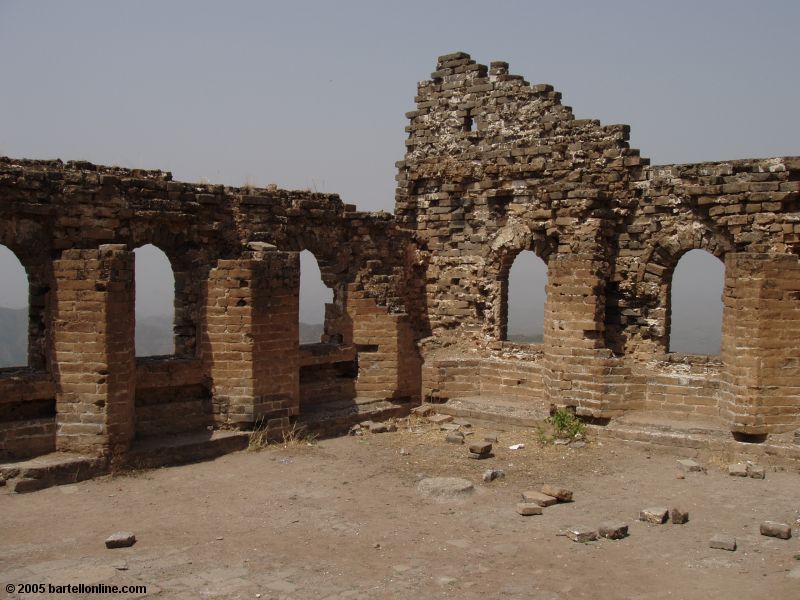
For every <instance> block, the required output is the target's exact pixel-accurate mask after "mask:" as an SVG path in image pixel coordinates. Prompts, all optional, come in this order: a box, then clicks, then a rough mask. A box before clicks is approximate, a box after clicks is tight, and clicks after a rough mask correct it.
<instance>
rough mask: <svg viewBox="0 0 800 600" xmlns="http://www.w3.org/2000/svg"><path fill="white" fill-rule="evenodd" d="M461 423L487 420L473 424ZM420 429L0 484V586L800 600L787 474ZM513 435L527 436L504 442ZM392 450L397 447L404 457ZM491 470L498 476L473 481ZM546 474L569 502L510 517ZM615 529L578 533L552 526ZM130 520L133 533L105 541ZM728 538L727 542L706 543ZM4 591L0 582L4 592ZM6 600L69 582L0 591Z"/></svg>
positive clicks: (794, 496)
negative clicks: (448, 488) (781, 534)
mask: <svg viewBox="0 0 800 600" xmlns="http://www.w3.org/2000/svg"><path fill="white" fill-rule="evenodd" d="M474 429H475V434H474V436H470V437H468V439H470V438H472V437H474V438H478V439H482V438H483V434H484V433H485V432H486V431H488V430H487V429H485V428H474ZM444 437H445V433H444V432H441V431H438V430H437V429H435V428H434V427H433V426H432V425H421V424H419V423H417V424H416V425H415V426H413V427H411V428H409V427H407V426H401V428H400V430H399V431H397V432H394V433H383V434H367V435H365V436H363V437H343V438H336V439H330V440H323V441H321V442H318V443H316V444H315V445H313V446H308V445H306V444H305V443H304V442H301V443H294V444H289V445H288V446H283V445H277V446H270V447H268V448H266V449H264V450H261V451H258V452H251V451H245V452H239V453H237V454H232V455H228V456H224V457H222V458H219V459H217V460H215V461H211V462H205V463H200V464H194V465H188V466H183V467H171V468H165V469H158V470H153V471H144V472H134V473H132V474H129V475H126V476H116V477H107V478H103V479H98V480H94V481H86V482H81V483H78V484H75V485H69V486H61V487H56V488H50V489H47V490H43V491H40V492H36V493H33V494H25V495H13V494H5V493H4V494H0V589H3V588H5V587H6V585H9V584H13V585H18V584H23V583H33V584H38V583H44V584H53V585H65V584H79V583H83V584H99V583H105V584H107V585H114V584H116V585H146V586H147V593H146V595H141V594H140V595H138V596H137V595H130V594H127V595H124V594H120V595H115V596H109V595H92V596H91V597H92V598H106V597H108V598H110V597H115V598H120V597H126V598H131V597H142V598H151V597H152V598H178V599H182V598H186V599H189V598H192V599H196V598H265V599H266V598H449V597H453V598H456V597H457V598H483V597H485V598H532V599H536V600H554V599H561V598H570V599H578V598H600V599H605V598H611V599H615V598H625V599H628V598H648V599H650V598H652V599H658V598H681V599H684V598H685V599H692V598H698V599H700V598H702V599H704V600H708V599H711V598H728V599H733V598H736V599H750V598H769V599H770V600H779V599H784V598H785V599H791V598H800V539H798V537H797V529H795V537H793V538H792V539H790V540H785V541H784V540H779V539H774V538H767V537H763V536H761V535H759V523H760V522H761V521H763V520H768V519H772V520H779V521H782V522H787V523H790V524H793V525H796V523H795V521H796V519H798V517H800V512H799V511H800V474H798V471H797V469H795V468H792V469H772V468H771V469H768V472H767V477H766V479H765V480H755V479H747V478H736V477H730V476H728V475H727V473H726V472H725V471H724V466H723V465H722V464H721V463H720V462H719V461H717V462H715V461H714V460H712V459H710V458H709V457H705V464H706V465H707V467H708V472H707V473H705V474H704V473H689V474H686V475H685V478H680V477H679V476H678V473H679V471H678V469H677V464H676V457H675V456H671V455H666V454H659V453H656V452H655V451H653V452H648V451H644V450H640V449H635V448H630V447H627V446H622V445H616V444H611V443H607V442H603V443H599V442H592V443H590V444H589V445H588V446H587V447H585V448H582V449H573V448H571V447H568V446H554V445H547V446H544V447H542V446H540V444H539V443H538V441H539V440H538V439H537V435H536V433H535V432H533V431H530V430H510V431H504V432H500V435H499V443H497V444H495V456H494V457H493V458H490V459H486V460H473V459H469V458H468V457H467V448H466V446H457V445H453V444H448V443H445V441H444ZM517 442H523V443H525V444H526V447H525V448H524V449H522V450H515V451H512V450H509V449H508V446H509V445H510V444H512V443H517ZM401 449H403V450H404V452H403V453H401ZM489 467H496V468H500V469H503V470H504V471H505V473H506V476H505V478H504V479H500V480H496V481H493V482H491V483H484V482H483V481H482V480H481V474H482V472H483V471H484V470H486V469H487V468H489ZM422 476H459V477H465V478H467V479H469V480H471V481H472V482H474V484H475V488H476V491H475V493H474V494H473V495H472V496H470V497H469V498H468V499H466V500H463V501H459V502H453V501H451V502H440V501H439V502H437V501H433V500H430V499H427V498H424V497H422V496H421V495H420V494H419V493H418V492H417V491H416V484H417V482H418V480H419V479H420V478H421V477H422ZM545 482H551V483H558V484H562V485H564V486H567V487H570V488H571V489H573V490H574V497H575V501H574V502H572V503H568V504H559V505H556V506H552V507H549V508H546V509H544V514H543V515H541V516H530V517H522V516H519V515H517V514H516V512H515V510H514V508H515V505H516V503H517V502H518V501H519V499H520V493H521V492H522V491H524V490H528V489H539V487H540V486H541V484H542V483H545ZM674 504H680V505H682V506H684V507H686V508H688V510H689V512H690V521H689V523H687V524H685V525H673V524H666V525H647V524H645V523H643V522H639V521H637V516H638V513H639V510H640V509H642V508H645V507H649V506H659V505H664V506H667V507H669V506H672V505H674ZM606 519H616V520H623V521H626V522H627V523H629V524H630V535H629V537H627V538H625V539H623V540H619V541H611V540H599V541H596V542H590V543H586V544H580V543H575V542H572V541H571V540H569V539H568V538H566V537H563V536H559V535H558V533H559V532H560V531H561V530H562V529H564V528H567V527H570V526H575V525H589V526H592V527H596V526H597V525H598V524H599V523H600V522H601V521H603V520H606ZM119 530H127V531H132V532H134V533H135V534H136V536H137V539H138V541H137V543H136V544H135V545H134V546H133V547H131V548H125V549H117V550H107V549H106V548H105V546H104V543H103V542H104V540H105V538H106V537H107V536H108V535H110V534H111V533H113V532H115V531H119ZM717 533H724V534H730V535H733V536H735V537H736V539H737V542H738V546H739V547H738V550H737V551H736V552H727V551H724V550H714V549H711V548H709V544H708V543H709V540H710V538H711V537H712V536H713V535H715V534H717ZM2 593H3V594H5V593H6V592H2ZM10 597H13V598H17V597H19V598H34V597H38V598H43V597H56V598H71V597H76V598H77V597H86V596H80V595H72V596H70V595H68V594H62V595H54V596H49V595H48V594H27V595H18V594H16V593H14V594H11V595H10Z"/></svg>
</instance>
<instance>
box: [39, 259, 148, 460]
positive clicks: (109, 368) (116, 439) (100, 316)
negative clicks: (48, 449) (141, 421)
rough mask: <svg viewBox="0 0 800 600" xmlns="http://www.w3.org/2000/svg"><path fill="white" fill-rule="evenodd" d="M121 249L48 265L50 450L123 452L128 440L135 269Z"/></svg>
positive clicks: (130, 432)
mask: <svg viewBox="0 0 800 600" xmlns="http://www.w3.org/2000/svg"><path fill="white" fill-rule="evenodd" d="M133 260H134V259H133V253H132V252H129V251H128V250H127V249H126V247H125V246H124V245H104V246H100V248H99V249H97V250H65V251H64V252H63V253H62V255H61V258H60V259H59V260H56V261H54V263H53V274H54V278H53V279H54V288H55V289H54V293H53V296H54V300H53V318H52V324H53V346H54V348H53V373H54V376H55V380H56V413H57V414H56V423H57V434H56V436H57V437H56V447H57V449H58V450H67V451H75V452H88V453H92V454H111V456H112V457H114V456H116V455H119V454H123V453H124V452H125V451H126V450H127V449H128V447H129V446H130V443H131V440H132V439H133V436H134V420H133V419H134V395H135V380H136V365H135V347H134V327H135V320H134V303H135V294H134V263H133Z"/></svg>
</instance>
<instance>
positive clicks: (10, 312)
mask: <svg viewBox="0 0 800 600" xmlns="http://www.w3.org/2000/svg"><path fill="white" fill-rule="evenodd" d="M323 330H324V326H323V325H322V323H313V324H312V323H300V343H301V344H309V343H315V342H319V340H320V337H321V336H322V333H323ZM173 352H174V346H173V339H172V319H171V317H168V316H165V315H161V316H155V317H142V316H139V317H137V322H136V354H137V356H158V355H161V354H172V353H173ZM27 364H28V309H27V308H3V307H0V368H3V367H22V366H25V365H27Z"/></svg>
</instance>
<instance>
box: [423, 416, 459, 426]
mask: <svg viewBox="0 0 800 600" xmlns="http://www.w3.org/2000/svg"><path fill="white" fill-rule="evenodd" d="M452 420H453V417H452V416H450V415H438V414H437V415H431V416H430V417H428V421H430V422H431V423H433V424H434V425H442V424H443V423H449V422H450V421H452Z"/></svg>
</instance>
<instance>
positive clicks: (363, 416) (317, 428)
mask: <svg viewBox="0 0 800 600" xmlns="http://www.w3.org/2000/svg"><path fill="white" fill-rule="evenodd" d="M414 406H415V404H413V403H412V402H409V401H407V402H401V401H398V400H386V399H380V398H361V397H359V398H353V399H350V400H340V401H337V402H326V403H323V404H318V405H316V406H314V407H312V408H311V409H310V410H307V411H305V412H301V413H300V415H299V416H298V417H297V423H298V425H302V426H305V427H306V428H307V429H308V430H309V431H312V432H314V433H316V434H317V435H321V436H334V435H340V434H342V433H346V432H347V430H348V429H349V428H350V427H351V426H352V425H354V424H356V423H359V422H361V421H367V420H370V421H383V420H385V419H388V418H391V417H396V418H400V417H405V416H406V415H408V414H409V412H411V409H412V408H413V407H414Z"/></svg>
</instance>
